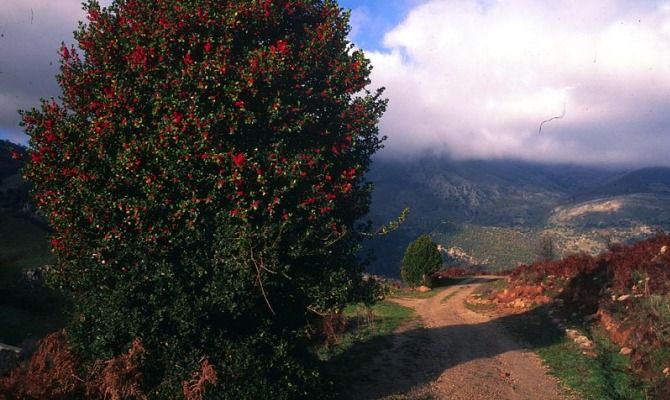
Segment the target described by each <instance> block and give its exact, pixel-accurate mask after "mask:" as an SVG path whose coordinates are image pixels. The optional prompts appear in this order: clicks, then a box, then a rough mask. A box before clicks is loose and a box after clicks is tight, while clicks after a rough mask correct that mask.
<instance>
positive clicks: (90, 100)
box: [23, 0, 386, 399]
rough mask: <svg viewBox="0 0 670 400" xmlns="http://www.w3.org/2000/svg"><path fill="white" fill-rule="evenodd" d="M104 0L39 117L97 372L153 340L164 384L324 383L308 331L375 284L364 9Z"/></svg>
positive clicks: (149, 386) (267, 387)
mask: <svg viewBox="0 0 670 400" xmlns="http://www.w3.org/2000/svg"><path fill="white" fill-rule="evenodd" d="M84 7H85V10H86V11H87V13H88V16H87V19H88V20H87V23H85V24H81V25H80V27H79V29H78V31H77V32H76V33H75V37H76V39H77V41H78V47H79V48H80V49H81V50H77V49H76V48H74V47H63V48H62V49H61V52H60V54H61V72H60V74H59V75H58V81H59V83H60V85H61V87H62V90H63V98H62V101H55V100H53V99H52V100H48V101H43V102H42V105H41V107H40V108H39V109H33V110H30V111H27V112H23V124H24V126H25V129H26V132H27V134H28V135H29V136H30V151H29V155H28V157H29V162H28V165H27V167H26V169H25V175H26V176H27V177H28V178H29V179H30V180H31V181H32V182H33V183H34V185H35V189H34V198H35V200H36V203H37V204H38V206H39V207H40V209H41V211H42V213H43V214H44V215H45V216H46V217H47V218H48V219H49V221H50V224H51V226H52V229H53V235H52V237H51V245H52V248H53V251H54V253H55V255H56V257H57V262H56V265H55V267H54V268H53V272H52V275H51V281H52V283H53V284H54V285H56V286H57V287H60V288H63V289H66V290H68V291H69V292H71V293H72V294H73V296H74V298H75V314H74V318H73V319H72V322H71V324H70V326H69V328H68V334H69V341H70V343H71V345H72V348H73V351H74V353H75V354H76V355H77V356H78V357H79V358H81V359H82V360H83V362H84V363H85V365H88V366H89V367H91V366H94V365H95V360H109V359H114V358H115V357H121V356H122V355H123V354H128V351H129V349H132V348H133V347H132V344H133V343H139V342H141V343H142V348H143V353H142V357H141V360H139V361H137V362H138V363H140V364H141V365H138V366H137V368H138V375H136V376H138V377H139V376H141V377H142V382H141V387H140V388H137V391H138V392H140V391H141V392H142V393H146V394H148V396H149V398H160V399H163V398H174V397H180V396H177V395H176V394H177V393H182V394H183V395H184V396H186V397H189V398H198V397H201V396H202V395H203V393H204V395H205V397H207V398H217V399H219V398H221V399H224V398H225V399H229V398H235V399H238V398H275V399H281V398H299V397H307V396H309V395H310V390H311V389H310V387H311V384H310V382H315V381H317V380H316V379H314V377H315V376H316V372H315V370H314V369H313V366H312V363H311V361H312V357H311V356H310V355H309V353H308V351H307V346H306V344H305V343H306V340H305V332H306V329H305V327H306V326H307V325H308V324H309V323H310V322H313V320H314V319H315V318H316V317H315V316H316V315H317V314H322V313H324V312H326V311H329V310H339V309H341V308H343V306H344V305H345V304H346V303H347V302H350V301H352V300H354V297H356V296H358V295H361V296H364V294H362V293H363V292H364V290H362V288H364V287H365V286H364V284H363V283H362V282H361V272H362V266H361V263H360V262H359V260H358V259H357V257H356V251H357V247H358V243H359V242H360V238H361V235H360V233H359V231H358V230H357V224H356V221H357V220H358V219H359V218H361V217H362V216H363V215H365V214H366V213H367V211H368V205H369V201H370V197H369V195H370V188H369V185H368V184H367V183H366V182H365V181H364V178H363V176H364V174H365V172H366V171H367V170H368V167H369V163H370V157H371V155H372V154H373V153H375V151H377V150H378V149H379V148H380V147H381V141H382V140H383V139H382V138H380V137H379V135H378V128H377V123H378V120H379V118H380V117H381V114H382V113H383V111H384V108H385V105H386V101H385V100H383V99H382V98H381V91H378V92H376V93H369V92H367V91H366V90H365V89H364V88H365V86H366V85H367V84H368V83H369V79H368V77H369V74H370V69H371V67H370V65H369V62H368V60H367V59H365V57H364V55H363V54H362V52H361V51H358V50H355V49H353V48H352V46H351V44H350V43H349V42H348V41H347V33H348V30H349V28H348V15H347V14H346V13H345V12H344V11H343V10H341V9H340V8H339V7H338V6H337V4H336V3H335V2H334V1H330V0H325V1H320V0H264V1H261V0H255V1H223V2H222V1H218V0H146V1H137V0H116V1H115V2H114V3H113V4H112V5H111V6H110V7H108V8H101V7H100V6H99V4H98V3H97V1H94V0H91V1H88V2H87V3H86V4H85V5H84ZM80 52H83V56H82V55H80ZM138 341H139V342H138ZM213 377H216V379H215V378H213ZM194 382H195V383H194Z"/></svg>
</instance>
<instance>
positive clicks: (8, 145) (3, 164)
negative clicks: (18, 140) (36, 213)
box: [0, 140, 31, 211]
mask: <svg viewBox="0 0 670 400" xmlns="http://www.w3.org/2000/svg"><path fill="white" fill-rule="evenodd" d="M13 153H16V154H18V155H19V156H20V158H22V159H23V158H25V156H26V149H25V147H23V146H20V145H17V144H14V143H12V142H9V141H6V140H0V211H3V210H12V211H16V210H21V209H25V208H31V206H30V205H29V204H30V200H29V195H28V192H29V189H30V187H29V185H28V183H26V182H25V181H24V180H23V179H22V178H21V174H20V170H21V167H22V166H23V163H22V162H21V161H20V160H15V159H14V158H13V157H12V154H13Z"/></svg>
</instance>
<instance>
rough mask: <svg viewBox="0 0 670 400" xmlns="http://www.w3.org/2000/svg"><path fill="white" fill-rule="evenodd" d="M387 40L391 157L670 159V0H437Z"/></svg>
mask: <svg viewBox="0 0 670 400" xmlns="http://www.w3.org/2000/svg"><path fill="white" fill-rule="evenodd" d="M383 44H384V47H385V48H384V50H382V51H371V52H368V53H367V55H368V57H369V58H370V59H371V60H372V64H373V66H374V70H373V76H372V79H373V84H374V85H376V86H385V87H386V88H387V90H386V96H387V97H388V98H389V99H390V104H389V109H388V111H387V113H386V115H385V116H384V118H383V121H382V132H383V133H384V134H386V135H388V136H389V140H388V141H387V142H386V149H385V150H383V153H382V155H384V156H412V155H417V154H424V153H425V152H430V153H438V154H447V155H449V156H451V157H453V158H457V159H458V158H518V159H526V160H534V161H548V162H571V163H579V164H635V165H650V164H666V165H670V157H668V154H669V152H670V4H662V3H657V2H642V1H640V2H629V1H618V0H590V1H588V2H577V1H567V0H565V1H561V0H559V1H553V2H537V1H533V0H517V1H504V0H499V1H494V2H487V3H486V4H484V3H483V2H481V1H475V0H460V1H459V0H455V1H443V0H442V1H441V0H432V1H426V2H424V3H423V4H422V5H419V6H417V7H415V8H414V9H413V10H412V11H411V12H409V14H408V15H407V17H406V18H405V20H404V21H402V22H401V23H400V24H399V25H397V26H396V27H394V28H393V29H392V30H391V31H389V32H388V33H386V35H385V37H384V43H383ZM563 114H564V116H563V117H562V118H556V119H553V120H551V121H549V122H547V123H545V124H544V125H543V126H542V132H541V133H539V132H538V130H539V127H540V124H541V123H542V121H546V120H548V119H551V118H553V117H560V116H561V115H563Z"/></svg>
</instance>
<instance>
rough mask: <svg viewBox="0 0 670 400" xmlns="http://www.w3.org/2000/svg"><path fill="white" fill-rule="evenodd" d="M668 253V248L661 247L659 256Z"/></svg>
mask: <svg viewBox="0 0 670 400" xmlns="http://www.w3.org/2000/svg"><path fill="white" fill-rule="evenodd" d="M667 251H668V246H663V247H661V254H665V253H666V252H667Z"/></svg>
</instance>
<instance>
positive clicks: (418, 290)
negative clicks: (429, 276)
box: [416, 286, 433, 293]
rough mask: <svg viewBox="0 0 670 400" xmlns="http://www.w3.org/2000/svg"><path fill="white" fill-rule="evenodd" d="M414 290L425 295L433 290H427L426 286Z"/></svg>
mask: <svg viewBox="0 0 670 400" xmlns="http://www.w3.org/2000/svg"><path fill="white" fill-rule="evenodd" d="M416 290H417V292H420V293H426V292H430V291H431V290H433V289H431V288H429V287H428V286H419V287H418V288H416Z"/></svg>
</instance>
